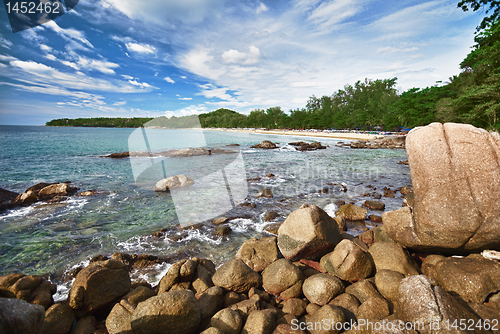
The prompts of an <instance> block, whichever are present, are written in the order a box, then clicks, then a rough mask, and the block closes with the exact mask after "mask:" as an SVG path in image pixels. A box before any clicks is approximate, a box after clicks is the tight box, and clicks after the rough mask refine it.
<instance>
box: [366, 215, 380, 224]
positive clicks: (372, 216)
mask: <svg viewBox="0 0 500 334" xmlns="http://www.w3.org/2000/svg"><path fill="white" fill-rule="evenodd" d="M368 219H370V220H371V221H372V222H375V223H381V222H382V217H381V216H377V215H369V216H368Z"/></svg>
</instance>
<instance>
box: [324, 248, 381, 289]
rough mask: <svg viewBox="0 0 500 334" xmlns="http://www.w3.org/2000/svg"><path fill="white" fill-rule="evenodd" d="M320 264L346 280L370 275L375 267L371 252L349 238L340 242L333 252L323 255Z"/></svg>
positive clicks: (354, 279)
mask: <svg viewBox="0 0 500 334" xmlns="http://www.w3.org/2000/svg"><path fill="white" fill-rule="evenodd" d="M320 266H321V268H322V269H323V270H325V271H327V272H329V273H331V274H333V275H335V276H338V277H339V278H341V279H343V280H345V281H356V280H359V279H363V278H366V277H369V276H371V274H372V273H373V271H374V269H375V266H374V263H373V260H372V258H371V256H370V254H368V253H366V252H365V251H363V250H362V249H361V248H360V247H359V246H357V245H356V244H355V243H354V242H352V241H350V240H348V239H344V240H342V241H341V242H339V243H338V245H337V246H336V247H335V249H334V250H333V252H331V253H328V254H326V255H325V256H323V257H322V258H321V261H320Z"/></svg>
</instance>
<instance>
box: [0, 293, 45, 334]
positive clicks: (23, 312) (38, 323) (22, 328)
mask: <svg viewBox="0 0 500 334" xmlns="http://www.w3.org/2000/svg"><path fill="white" fill-rule="evenodd" d="M44 317H45V310H44V309H43V307H42V306H40V305H33V304H28V303H27V302H26V301H24V300H19V299H16V298H0V333H6V334H7V333H12V334H14V333H31V334H39V333H41V330H42V326H43V319H44Z"/></svg>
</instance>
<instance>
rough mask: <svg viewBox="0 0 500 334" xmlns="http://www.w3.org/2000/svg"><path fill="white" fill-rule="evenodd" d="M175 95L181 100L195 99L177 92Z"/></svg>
mask: <svg viewBox="0 0 500 334" xmlns="http://www.w3.org/2000/svg"><path fill="white" fill-rule="evenodd" d="M175 96H177V99H178V100H181V101H190V100H192V99H193V98H192V97H181V96H180V95H179V94H175Z"/></svg>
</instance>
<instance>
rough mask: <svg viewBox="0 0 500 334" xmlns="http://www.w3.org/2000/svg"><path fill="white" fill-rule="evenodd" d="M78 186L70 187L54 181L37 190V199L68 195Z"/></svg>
mask: <svg viewBox="0 0 500 334" xmlns="http://www.w3.org/2000/svg"><path fill="white" fill-rule="evenodd" d="M77 190H78V188H76V187H72V186H70V185H69V184H67V183H56V184H52V185H50V186H47V187H45V188H42V189H41V190H40V191H39V192H38V195H37V196H38V199H40V200H48V199H51V198H53V197H55V196H70V195H73V194H74V193H75V192H76V191H77Z"/></svg>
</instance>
